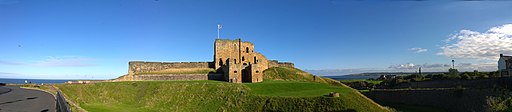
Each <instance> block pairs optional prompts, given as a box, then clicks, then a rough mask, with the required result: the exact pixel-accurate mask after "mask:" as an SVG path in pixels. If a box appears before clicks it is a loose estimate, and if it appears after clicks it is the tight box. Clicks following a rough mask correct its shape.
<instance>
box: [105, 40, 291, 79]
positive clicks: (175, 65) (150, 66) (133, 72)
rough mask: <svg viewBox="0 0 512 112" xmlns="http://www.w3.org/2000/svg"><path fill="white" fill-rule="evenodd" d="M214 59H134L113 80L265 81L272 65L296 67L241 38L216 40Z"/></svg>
mask: <svg viewBox="0 0 512 112" xmlns="http://www.w3.org/2000/svg"><path fill="white" fill-rule="evenodd" d="M213 57H214V61H213V62H144V61H130V62H129V63H128V66H129V67H128V74H127V75H124V76H121V77H119V78H117V79H113V81H134V80H212V79H214V80H224V81H228V82H232V83H242V82H248V83H255V82H262V81H263V71H264V70H266V69H268V68H270V67H294V64H293V63H290V62H278V61H277V60H267V58H266V57H265V56H263V54H261V53H258V52H256V51H255V50H254V44H253V43H251V42H247V41H246V42H243V41H242V40H241V39H235V40H229V39H216V40H215V43H214V56H213ZM204 68H207V69H214V70H215V72H214V73H208V74H139V73H147V72H153V71H165V70H173V69H204Z"/></svg>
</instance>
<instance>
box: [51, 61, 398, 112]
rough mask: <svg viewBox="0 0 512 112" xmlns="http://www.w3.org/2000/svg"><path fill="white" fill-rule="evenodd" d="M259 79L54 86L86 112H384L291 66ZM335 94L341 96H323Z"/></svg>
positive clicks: (333, 83) (354, 93)
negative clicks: (242, 82)
mask: <svg viewBox="0 0 512 112" xmlns="http://www.w3.org/2000/svg"><path fill="white" fill-rule="evenodd" d="M264 73H266V74H265V77H264V79H265V81H263V82H261V83H244V84H234V83H228V82H223V81H211V80H207V81H126V82H105V83H94V84H62V85H57V87H59V88H60V89H61V90H62V92H63V93H65V94H66V95H67V96H69V98H70V99H71V100H73V101H74V102H75V103H77V104H78V105H80V106H81V107H82V108H83V109H85V110H88V111H91V112H108V111H121V112H126V111H130V112H131V111H144V112H151V111H153V112H166V111H176V112H183V111H186V112H189V111H194V112H203V111H241V112H253V111H256V112H259V111H350V112H352V111H358V112H386V111H388V110H386V109H384V108H382V107H380V105H378V104H376V103H374V102H373V101H371V100H369V99H367V98H366V97H364V96H363V95H361V94H360V93H359V92H357V91H356V90H353V89H351V88H349V87H348V86H345V85H343V84H341V83H339V82H337V81H334V80H332V79H324V78H321V77H317V78H313V76H312V75H311V74H309V73H306V72H303V71H301V70H299V69H295V68H279V67H277V68H272V69H269V70H267V71H266V72H264ZM330 92H339V93H340V97H337V98H332V97H325V96H324V95H328V94H329V93H330Z"/></svg>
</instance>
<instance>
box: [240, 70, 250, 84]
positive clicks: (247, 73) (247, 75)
mask: <svg viewBox="0 0 512 112" xmlns="http://www.w3.org/2000/svg"><path fill="white" fill-rule="evenodd" d="M242 82H252V77H251V71H250V70H248V69H247V68H246V69H243V70H242Z"/></svg>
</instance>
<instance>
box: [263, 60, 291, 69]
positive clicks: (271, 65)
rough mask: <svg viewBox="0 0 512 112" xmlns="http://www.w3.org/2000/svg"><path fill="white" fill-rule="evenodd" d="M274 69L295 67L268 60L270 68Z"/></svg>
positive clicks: (286, 63) (288, 63)
mask: <svg viewBox="0 0 512 112" xmlns="http://www.w3.org/2000/svg"><path fill="white" fill-rule="evenodd" d="M272 67H291V68H294V67H295V65H294V64H293V63H291V62H279V61H277V60H268V68H272Z"/></svg>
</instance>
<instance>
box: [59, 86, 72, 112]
mask: <svg viewBox="0 0 512 112" xmlns="http://www.w3.org/2000/svg"><path fill="white" fill-rule="evenodd" d="M56 100H57V102H56V103H57V112H71V109H70V108H69V105H68V102H66V99H65V98H64V96H62V93H60V91H57V96H56Z"/></svg>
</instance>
